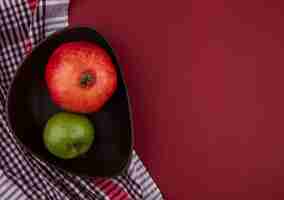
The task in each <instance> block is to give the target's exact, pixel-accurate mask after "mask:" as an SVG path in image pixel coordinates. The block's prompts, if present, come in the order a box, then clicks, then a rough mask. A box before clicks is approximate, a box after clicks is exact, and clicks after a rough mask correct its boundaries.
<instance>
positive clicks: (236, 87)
mask: <svg viewBox="0 0 284 200" xmlns="http://www.w3.org/2000/svg"><path fill="white" fill-rule="evenodd" d="M283 15H284V3H283V1H280V0H274V1H272V0H250V1H235V0H226V1H225V0H215V1H212V0H192V1H191V2H190V1H130V0H126V1H108V0H106V1H94V0H74V1H73V2H72V6H71V24H73V25H74V24H88V25H93V26H94V27H95V28H96V29H97V30H98V31H99V32H101V33H102V34H103V35H104V36H105V37H106V38H107V39H108V40H109V41H110V43H111V44H112V46H113V47H114V49H115V50H116V52H117V54H118V56H119V60H120V63H121V65H122V66H123V67H124V69H125V73H126V79H127V83H128V86H129V93H130V97H131V101H132V105H133V114H134V125H135V136H136V139H135V142H136V150H137V151H138V153H139V155H140V156H141V158H142V159H143V161H144V162H145V164H146V166H147V167H148V168H149V171H150V172H151V174H152V175H153V177H154V179H155V180H156V182H157V183H158V185H159V187H160V188H161V190H162V192H163V193H164V194H165V197H166V199H169V200H189V199H194V200H207V199H212V200H215V199H218V200H228V199H230V200H240V199H242V200H246V199H247V200H252V199H258V200H268V199H273V200H275V199H276V200H278V199H279V200H282V199H284V126H283V124H284V123H283V121H284V112H283V111H284V89H283V88H284V79H283V77H284V73H283V72H284V50H283V45H284V28H283V27H284V26H283V24H284V17H283ZM282 43H283V44H282Z"/></svg>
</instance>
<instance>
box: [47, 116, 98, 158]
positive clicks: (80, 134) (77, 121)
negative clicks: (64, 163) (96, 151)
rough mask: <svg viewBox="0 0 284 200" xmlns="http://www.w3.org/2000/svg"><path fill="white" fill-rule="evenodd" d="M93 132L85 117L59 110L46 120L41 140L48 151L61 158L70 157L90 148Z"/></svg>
mask: <svg viewBox="0 0 284 200" xmlns="http://www.w3.org/2000/svg"><path fill="white" fill-rule="evenodd" d="M94 133H95V131H94V127H93V125H92V123H91V122H90V120H89V119H88V118H87V117H85V116H82V115H77V114H72V113H66V112H61V113H58V114H55V115H54V116H52V117H51V118H50V119H49V120H48V122H47V124H46V126H45V129H44V133H43V140H44V144H45V147H46V148H47V149H48V151H49V152H50V153H52V154H53V155H55V156H57V157H59V158H62V159H71V158H75V157H77V156H79V155H82V154H84V153H86V152H87V151H88V150H89V149H90V147H91V145H92V143H93V140H94Z"/></svg>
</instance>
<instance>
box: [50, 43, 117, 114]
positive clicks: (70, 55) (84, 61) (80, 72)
mask: <svg viewBox="0 0 284 200" xmlns="http://www.w3.org/2000/svg"><path fill="white" fill-rule="evenodd" d="M84 78H85V79H84ZM45 80H46V83H47V87H48V90H49V94H50V96H51V98H52V100H53V102H54V103H55V104H57V105H58V106H59V107H61V108H63V109H64V110H67V111H70V112H79V113H91V112H96V111H98V110H99V109H100V108H101V107H102V106H103V105H104V104H105V103H106V102H107V100H109V99H110V97H111V96H112V95H113V93H114V91H115V90H116V88H117V73H116V69H115V66H114V64H113V62H112V59H111V57H110V56H109V55H108V53H107V52H106V51H105V50H104V49H103V48H101V47H100V46H98V45H96V44H94V43H90V42H84V41H79V42H69V43H64V44H62V45H61V46H59V47H58V48H57V49H56V50H55V51H54V52H53V54H52V55H51V57H50V58H49V60H48V63H47V65H46V68H45Z"/></svg>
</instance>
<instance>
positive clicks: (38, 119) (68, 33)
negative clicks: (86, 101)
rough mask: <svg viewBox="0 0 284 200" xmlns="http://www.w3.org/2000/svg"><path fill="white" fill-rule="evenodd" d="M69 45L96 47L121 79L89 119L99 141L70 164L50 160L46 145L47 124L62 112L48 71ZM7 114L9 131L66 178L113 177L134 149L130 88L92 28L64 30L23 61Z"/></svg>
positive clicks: (118, 172) (52, 157)
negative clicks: (56, 54)
mask: <svg viewBox="0 0 284 200" xmlns="http://www.w3.org/2000/svg"><path fill="white" fill-rule="evenodd" d="M71 41H88V42H94V43H97V44H98V45H100V46H101V47H103V48H104V49H105V50H106V51H107V52H108V53H109V55H110V56H111V57H112V60H113V63H114V64H115V66H116V70H117V74H118V88H117V90H116V92H115V93H114V95H113V96H112V97H111V99H110V100H109V101H108V102H107V103H106V104H105V105H104V107H103V108H102V109H101V110H100V111H99V112H96V113H91V114H88V115H87V117H88V118H89V119H90V120H91V121H92V122H93V124H94V126H95V131H96V132H95V140H94V143H93V145H92V147H91V149H90V150H89V151H88V152H87V153H86V154H84V155H82V156H80V157H78V158H75V159H70V160H62V159H59V158H57V157H55V156H53V155H52V154H50V153H49V152H48V151H47V149H46V148H45V146H44V143H43V138H42V134H43V129H44V126H45V124H46V122H47V120H48V119H49V118H50V117H51V116H52V115H53V114H55V113H58V112H60V111H62V110H61V109H60V108H59V107H57V106H56V105H55V104H54V103H53V102H52V101H51V99H50V97H49V95H48V90H47V86H46V82H45V79H44V68H45V65H46V63H47V61H48V59H49V57H50V55H51V54H52V52H53V51H54V50H55V49H56V48H57V47H58V46H59V45H61V44H63V43H66V42H71ZM7 114H8V121H9V126H10V129H11V131H12V132H13V133H14V134H15V135H16V138H17V139H18V141H19V142H20V143H21V144H23V146H24V147H26V148H27V150H28V151H30V152H32V153H33V154H34V155H35V156H37V157H38V158H39V159H41V160H43V161H45V162H47V163H49V164H51V165H54V166H56V167H58V168H60V169H62V170H66V171H68V172H71V173H74V174H77V175H83V176H93V177H112V176H115V175H119V174H121V173H122V172H123V171H124V170H125V169H126V168H127V166H128V164H129V162H130V159H131V153H132V146H133V142H132V139H133V134H132V120H131V110H130V105H129V98H128V95H127V88H126V85H125V82H124V80H123V73H122V70H121V68H120V67H119V65H118V63H117V60H116V58H115V55H114V52H113V50H112V48H111V47H110V45H109V44H108V43H107V42H106V40H105V39H104V38H103V37H102V36H101V35H100V34H99V33H98V32H96V31H95V30H94V29H92V28H88V27H73V28H66V29H64V30H62V31H60V32H57V33H55V34H53V35H51V36H50V37H48V38H47V39H46V40H44V41H43V42H42V43H41V44H39V45H38V46H37V47H36V48H35V49H34V50H33V52H32V53H31V54H30V55H29V56H28V57H27V58H26V59H25V61H24V62H23V64H22V65H21V67H20V68H19V69H18V71H17V73H16V75H15V77H14V80H13V81H12V84H11V87H10V90H9V95H8V101H7Z"/></svg>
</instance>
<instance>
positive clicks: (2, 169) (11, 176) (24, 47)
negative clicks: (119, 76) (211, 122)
mask: <svg viewBox="0 0 284 200" xmlns="http://www.w3.org/2000/svg"><path fill="white" fill-rule="evenodd" d="M68 6H69V0H0V199H1V200H18V199H21V200H24V199H29V200H41V199H48V200H77V199H78V200H81V199H83V200H93V199H99V200H104V199H105V200H130V199H133V200H140V199H141V200H142V199H145V200H160V199H162V195H161V193H160V191H159V189H158V188H157V186H156V184H155V183H154V182H153V180H152V178H151V177H150V175H149V174H148V172H147V171H146V169H145V167H144V165H143V163H142V162H141V161H140V159H139V158H138V156H137V155H136V154H135V152H133V159H132V162H131V165H130V167H129V170H128V173H127V174H125V175H122V176H119V177H116V178H113V179H95V178H94V179H92V178H82V177H80V176H75V175H72V174H69V173H65V172H62V171H60V170H58V169H56V168H54V167H52V166H49V165H47V164H46V163H44V162H42V161H39V160H38V159H36V158H34V157H33V156H32V155H31V154H30V153H29V152H26V151H25V150H24V149H22V148H21V146H19V145H18V144H17V142H16V140H15V138H14V136H13V134H12V133H11V132H10V130H9V129H8V126H7V121H6V120H7V119H5V115H4V112H5V111H4V105H5V100H6V96H7V91H8V87H9V85H10V83H11V80H12V78H13V76H14V74H15V72H16V70H17V67H18V66H19V65H20V64H21V62H22V61H23V59H24V58H25V56H26V55H27V54H28V53H29V52H30V51H31V50H32V48H33V47H34V46H35V45H36V44H38V43H39V42H40V41H41V40H42V39H44V38H45V37H47V36H48V35H50V34H51V33H53V32H55V31H57V30H58V29H61V28H64V27H66V26H67V25H68Z"/></svg>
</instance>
